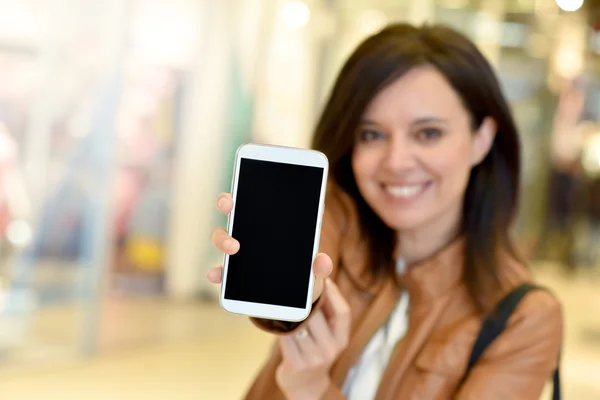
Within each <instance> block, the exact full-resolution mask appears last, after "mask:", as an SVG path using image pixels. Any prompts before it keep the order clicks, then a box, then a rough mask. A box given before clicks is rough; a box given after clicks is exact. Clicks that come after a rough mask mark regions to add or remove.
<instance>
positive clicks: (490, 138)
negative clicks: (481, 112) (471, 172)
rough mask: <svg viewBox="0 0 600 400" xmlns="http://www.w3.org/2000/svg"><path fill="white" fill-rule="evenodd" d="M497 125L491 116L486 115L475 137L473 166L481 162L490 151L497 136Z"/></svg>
mask: <svg viewBox="0 0 600 400" xmlns="http://www.w3.org/2000/svg"><path fill="white" fill-rule="evenodd" d="M496 130H497V125H496V121H494V120H493V119H492V118H491V117H485V119H484V120H483V122H482V123H481V125H480V126H479V128H478V129H477V132H475V135H474V137H473V148H472V152H471V166H473V167H474V166H476V165H477V164H479V163H481V162H482V161H483V160H484V159H485V157H486V156H487V155H488V153H489V152H490V149H491V148H492V144H493V143H494V139H495V138H496Z"/></svg>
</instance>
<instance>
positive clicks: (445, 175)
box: [428, 143, 471, 192]
mask: <svg viewBox="0 0 600 400" xmlns="http://www.w3.org/2000/svg"><path fill="white" fill-rule="evenodd" d="M439 150H440V151H438V152H435V153H436V154H432V155H431V157H429V162H428V166H429V169H430V171H431V172H432V173H433V174H434V175H435V176H436V177H437V178H438V179H439V180H440V182H441V188H440V189H441V190H443V191H452V192H455V191H461V192H462V191H464V190H465V189H466V186H467V183H468V181H469V176H470V173H471V146H470V143H461V144H460V145H455V146H448V147H447V148H445V149H439Z"/></svg>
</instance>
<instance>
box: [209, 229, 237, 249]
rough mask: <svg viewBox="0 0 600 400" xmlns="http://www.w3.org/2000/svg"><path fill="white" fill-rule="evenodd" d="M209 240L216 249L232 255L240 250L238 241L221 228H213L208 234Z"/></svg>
mask: <svg viewBox="0 0 600 400" xmlns="http://www.w3.org/2000/svg"><path fill="white" fill-rule="evenodd" d="M210 241H211V242H212V244H213V246H215V247H216V248H217V250H219V251H220V252H222V253H225V254H229V255H233V254H235V253H237V252H238V251H239V250H240V242H238V241H237V240H235V239H234V238H232V237H231V236H229V234H228V233H227V231H226V230H225V229H223V228H215V229H214V230H213V231H212V233H211V235H210Z"/></svg>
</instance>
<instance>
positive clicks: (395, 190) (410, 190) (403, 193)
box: [385, 185, 423, 198]
mask: <svg viewBox="0 0 600 400" xmlns="http://www.w3.org/2000/svg"><path fill="white" fill-rule="evenodd" d="M422 188H423V185H415V186H386V187H385V189H386V190H387V192H388V193H389V194H391V195H392V196H394V197H403V198H408V197H412V196H414V195H416V194H417V193H419V192H420V191H421V189H422Z"/></svg>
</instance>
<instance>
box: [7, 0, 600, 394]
mask: <svg viewBox="0 0 600 400" xmlns="http://www.w3.org/2000/svg"><path fill="white" fill-rule="evenodd" d="M395 21H408V22H412V23H422V22H424V21H427V22H431V23H433V22H435V23H444V24H447V25H450V26H452V27H455V28H457V29H459V30H460V31H462V32H464V33H465V34H467V35H468V36H469V37H471V38H472V39H473V40H474V41H475V42H476V43H477V45H478V46H479V47H480V48H481V49H482V51H483V52H484V53H485V54H486V55H487V57H488V58H489V60H490V61H491V62H492V64H493V65H494V66H495V68H496V70H497V71H498V74H499V76H500V79H501V81H502V85H503V87H504V90H505V93H506V95H507V96H508V98H509V100H510V102H511V105H512V107H513V109H514V113H515V116H516V119H517V122H518V125H519V127H520V129H521V134H522V142H523V149H524V150H523V162H524V169H523V196H522V204H521V213H520V215H519V218H518V221H517V224H516V226H515V234H516V235H517V238H518V244H519V245H520V246H521V248H522V250H523V251H524V252H525V254H527V256H528V257H529V258H530V259H531V260H532V268H533V270H534V271H535V273H536V274H537V276H538V278H539V279H540V281H541V282H542V283H543V284H546V285H548V286H549V287H550V288H552V290H554V292H555V293H556V294H557V296H559V297H560V298H561V300H562V301H563V303H564V306H565V313H566V319H567V328H566V333H567V339H566V343H565V349H564V355H563V378H564V380H565V383H564V386H565V394H566V395H567V398H569V399H578V400H579V399H581V400H585V399H598V398H600V380H598V371H600V317H598V315H600V313H599V312H600V290H599V289H600V273H599V272H600V269H598V267H599V266H600V125H598V123H597V121H598V119H599V113H600V34H599V32H598V31H599V30H600V0H585V1H584V0H304V1H300V0H218V1H216V0H104V1H91V0H19V1H11V0H0V393H1V394H0V396H1V397H2V399H3V400H8V399H37V398H42V396H43V398H52V399H54V398H57V399H65V400H69V399H81V398H86V399H93V400H95V399H101V400H115V399H148V400H149V399H165V398H174V399H182V400H185V399H239V398H240V397H241V395H242V393H243V392H244V391H245V389H246V387H247V385H248V383H249V382H250V381H251V379H252V377H253V374H254V373H255V372H256V370H257V368H258V367H259V366H260V364H261V363H262V361H263V359H264V358H265V356H266V352H267V350H268V348H269V346H270V345H271V343H272V338H271V337H269V336H267V335H266V334H263V333H262V332H259V331H258V330H256V329H254V328H253V327H252V326H251V325H250V323H249V322H248V321H247V319H246V318H244V317H239V316H234V315H231V314H227V313H226V312H224V311H222V310H221V309H220V308H219V305H218V301H217V295H218V291H217V290H218V289H217V288H215V287H210V286H209V285H208V284H206V283H205V280H204V275H205V273H206V271H207V269H208V268H210V267H212V266H215V265H217V264H219V263H220V261H221V260H220V256H219V254H218V253H216V251H214V250H213V249H212V247H211V245H210V243H209V240H208V238H209V233H210V231H211V229H212V227H213V226H215V225H219V224H221V225H223V224H224V223H225V219H224V218H223V217H222V216H220V215H218V214H217V212H216V211H215V209H214V202H215V198H216V195H217V194H218V193H219V192H221V191H228V190H229V185H230V180H231V173H232V165H233V164H232V162H233V157H234V154H235V150H236V148H237V147H238V146H239V145H240V144H241V143H243V142H247V141H255V142H263V143H273V144H280V145H289V146H300V147H305V146H308V145H309V143H310V135H311V129H312V127H313V125H314V123H315V120H316V118H317V116H318V112H319V109H320V107H321V106H322V104H323V101H324V98H325V96H326V95H327V92H328V90H329V88H330V86H331V84H332V79H333V78H334V77H335V75H336V73H337V71H338V70H339V68H340V66H341V63H342V62H343V61H344V59H345V57H346V56H348V54H349V52H350V51H352V49H353V48H354V46H355V45H356V44H357V43H358V41H360V40H361V39H363V38H364V37H365V36H366V35H369V34H371V33H374V32H376V31H377V30H379V29H381V28H382V27H383V26H384V25H385V24H387V23H390V22H395Z"/></svg>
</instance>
